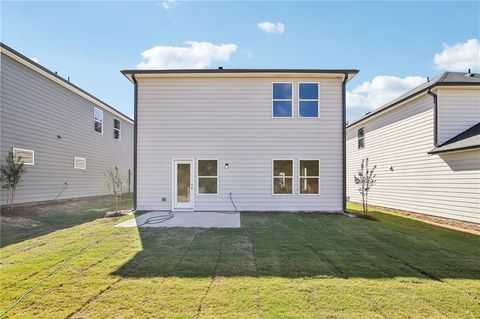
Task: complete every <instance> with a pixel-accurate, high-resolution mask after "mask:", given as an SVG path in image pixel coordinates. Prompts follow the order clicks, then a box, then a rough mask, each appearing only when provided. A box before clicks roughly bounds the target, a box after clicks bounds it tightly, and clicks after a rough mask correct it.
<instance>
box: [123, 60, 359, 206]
mask: <svg viewBox="0 0 480 319" xmlns="http://www.w3.org/2000/svg"><path fill="white" fill-rule="evenodd" d="M357 72H358V71H356V70H227V69H218V70H148V71H147V70H144V71H141V70H131V71H123V73H124V74H125V75H126V76H127V77H128V78H129V79H130V80H131V81H132V82H133V83H134V84H135V92H136V94H135V96H136V98H135V101H136V103H135V104H136V107H135V110H136V116H135V118H136V119H137V121H136V152H135V155H136V170H135V171H136V173H137V175H136V179H137V183H136V185H137V187H136V194H135V201H136V209H138V210H153V209H154V210H177V211H178V210H195V211H212V210H213V211H230V210H234V209H235V206H236V208H237V209H238V210H240V211H327V212H338V211H342V210H343V209H344V198H345V197H344V196H345V193H344V187H345V185H344V171H343V169H344V155H345V150H344V147H343V145H344V143H343V141H344V138H345V136H344V125H343V123H344V118H345V85H346V83H347V81H348V80H349V79H350V78H351V77H353V76H354V75H355V74H356V73H357Z"/></svg>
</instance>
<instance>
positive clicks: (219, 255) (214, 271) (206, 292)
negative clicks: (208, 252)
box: [192, 248, 222, 318]
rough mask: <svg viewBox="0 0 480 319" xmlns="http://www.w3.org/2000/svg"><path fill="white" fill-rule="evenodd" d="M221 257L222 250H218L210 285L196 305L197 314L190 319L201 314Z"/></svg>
mask: <svg viewBox="0 0 480 319" xmlns="http://www.w3.org/2000/svg"><path fill="white" fill-rule="evenodd" d="M221 255H222V249H221V248H220V249H219V250H218V256H217V262H216V263H215V268H214V269H213V274H212V278H211V280H210V284H209V285H208V287H207V289H206V291H205V294H204V295H203V297H202V299H201V300H200V304H199V305H198V309H197V313H196V314H195V315H194V316H193V317H192V318H199V317H200V314H201V313H202V306H203V303H204V302H205V300H206V299H207V295H208V293H209V292H210V289H211V288H212V287H213V284H214V281H215V279H216V278H217V269H218V264H219V262H220V257H221Z"/></svg>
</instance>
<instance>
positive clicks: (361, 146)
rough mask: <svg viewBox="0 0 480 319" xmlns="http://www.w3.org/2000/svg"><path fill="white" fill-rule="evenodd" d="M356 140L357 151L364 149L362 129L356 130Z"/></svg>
mask: <svg viewBox="0 0 480 319" xmlns="http://www.w3.org/2000/svg"><path fill="white" fill-rule="evenodd" d="M357 140H358V149H362V148H364V147H365V129H364V128H363V127H361V128H359V129H358V132H357Z"/></svg>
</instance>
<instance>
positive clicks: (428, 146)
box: [347, 72, 480, 223]
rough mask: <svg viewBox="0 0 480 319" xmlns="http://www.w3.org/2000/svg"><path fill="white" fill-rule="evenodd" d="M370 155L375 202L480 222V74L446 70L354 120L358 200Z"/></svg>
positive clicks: (350, 192)
mask: <svg viewBox="0 0 480 319" xmlns="http://www.w3.org/2000/svg"><path fill="white" fill-rule="evenodd" d="M362 136H363V137H362ZM366 157H368V158H369V162H370V164H371V165H377V185H376V186H375V187H374V188H373V189H372V191H371V193H370V195H369V202H370V203H371V204H373V205H378V206H384V207H389V208H394V209H399V210H405V211H411V212H417V213H423V214H428V215H434V216H439V217H446V218H452V219H458V220H463V221H469V222H475V223H480V75H478V74H473V73H468V74H465V73H456V72H446V73H444V74H441V75H439V76H438V77H436V78H434V79H432V80H431V81H429V82H427V83H425V84H423V85H421V86H419V87H417V88H415V89H413V90H412V91H410V92H407V93H406V94H404V95H402V96H401V97H399V98H398V99H396V100H394V101H392V102H390V103H388V104H387V105H385V106H383V107H381V108H379V109H377V110H376V111H374V112H372V113H370V114H367V115H365V116H364V117H363V118H360V119H359V120H357V121H355V122H353V123H351V124H350V125H348V127H347V196H348V199H349V200H351V201H355V202H360V201H361V196H360V194H359V192H358V190H357V186H356V185H355V184H354V178H353V176H354V175H355V174H356V173H357V170H358V169H359V167H360V163H361V161H362V159H363V158H366Z"/></svg>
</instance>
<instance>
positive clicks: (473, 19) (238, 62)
mask: <svg viewBox="0 0 480 319" xmlns="http://www.w3.org/2000/svg"><path fill="white" fill-rule="evenodd" d="M479 16H480V4H479V2H458V1H457V2H358V1H357V2H228V3H225V2H223V3H220V2H172V1H167V2H162V1H158V2H2V12H1V41H2V42H4V43H5V44H7V45H9V46H11V47H13V48H14V49H16V50H18V51H20V52H21V53H23V54H25V55H26V56H28V57H31V58H36V59H38V61H39V62H40V64H42V65H44V66H45V67H47V68H49V69H51V70H54V71H58V73H59V74H60V75H62V76H64V77H67V76H70V78H71V81H72V82H73V83H75V84H77V85H79V86H80V87H82V88H83V89H85V90H87V91H89V92H91V93H92V94H94V95H96V96H97V97H99V98H100V99H102V100H104V101H105V102H107V103H108V104H111V105H113V106H115V107H116V108H118V109H119V110H120V111H122V112H124V113H126V114H127V115H130V116H132V115H133V86H132V84H131V83H130V82H128V81H127V80H126V79H125V78H124V77H123V76H122V75H121V74H120V70H121V69H129V68H136V67H137V66H138V65H139V64H140V63H141V62H144V66H145V67H148V66H154V67H162V66H165V65H167V66H171V65H174V66H178V67H182V66H191V65H192V63H193V64H194V65H195V66H198V67H213V68H216V67H217V66H220V65H222V66H224V67H225V68H358V69H360V73H359V75H358V76H357V77H356V78H355V79H354V80H353V81H351V82H350V83H349V85H348V90H349V91H350V92H349V99H348V112H347V113H348V119H349V120H353V119H355V118H356V117H358V116H360V115H361V114H363V113H364V112H366V111H368V110H370V109H372V108H375V107H378V106H379V104H382V103H384V102H386V101H388V100H389V99H390V98H393V97H395V96H396V95H398V94H401V93H402V92H404V91H405V90H407V89H409V88H411V87H413V86H415V85H418V84H419V83H421V82H422V81H424V78H425V77H427V76H430V77H432V76H434V75H435V74H438V73H440V72H442V71H443V70H445V69H450V70H452V69H458V70H463V69H465V71H466V67H472V68H473V69H478V67H479V64H480V61H479V60H480V57H479V54H480V49H479V48H480V44H479V42H478V38H479V37H480V35H479V33H480V17H479ZM262 22H270V23H271V24H270V25H268V24H267V25H262V26H263V30H262V28H260V27H259V25H258V24H259V23H262ZM278 23H280V24H278ZM282 26H283V27H282ZM265 30H267V31H268V30H269V31H271V32H274V33H268V32H265ZM282 31H283V32H282ZM469 40H470V41H469ZM187 41H194V42H203V45H198V48H196V49H193V47H194V46H195V44H192V42H190V43H187ZM222 45H230V46H222ZM153 47H159V49H156V50H153V51H150V53H151V59H150V60H148V59H144V58H142V52H145V51H147V50H149V49H152V48H153ZM435 54H437V55H438V56H437V59H435ZM472 57H473V58H472ZM460 60H461V61H460Z"/></svg>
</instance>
